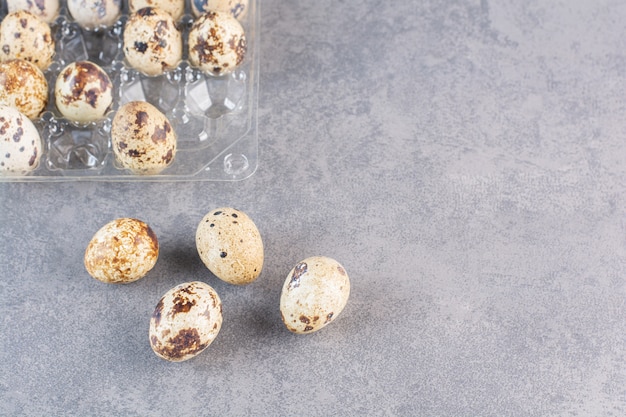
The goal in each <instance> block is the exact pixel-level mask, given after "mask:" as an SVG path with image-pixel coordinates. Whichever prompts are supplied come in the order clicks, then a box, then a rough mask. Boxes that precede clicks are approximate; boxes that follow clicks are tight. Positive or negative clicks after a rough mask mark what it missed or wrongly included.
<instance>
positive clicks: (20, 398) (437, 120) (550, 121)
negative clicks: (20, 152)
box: [0, 0, 626, 416]
mask: <svg viewBox="0 0 626 417" xmlns="http://www.w3.org/2000/svg"><path fill="white" fill-rule="evenodd" d="M625 19H626V7H625V4H624V3H623V2H618V1H608V0H606V1H595V0H594V1H592V0H589V1H562V2H543V1H538V0H522V1H513V0H508V1H490V0H482V1H478V0H471V1H452V0H441V1H410V0H407V1H401V2H380V1H369V0H367V1H366V0H356V1H351V2H339V1H329V0H323V1H311V2H304V1H303V2H279V1H276V0H267V1H264V2H263V8H262V25H263V31H262V46H261V52H262V62H261V79H260V88H261V93H260V101H259V106H260V118H259V131H260V133H259V140H260V156H259V158H260V165H259V168H258V171H257V172H256V173H255V174H254V175H253V176H252V177H251V178H249V179H246V180H244V181H241V182H234V183H185V184H172V183H163V184H153V183H149V184H127V183H90V182H85V183H55V184H45V183H31V184H17V183H3V184H0V236H2V246H1V248H0V300H1V302H0V414H1V415H29V416H30V415H42V416H43V415H46V416H50V415H68V416H69V415H78V416H85V415H94V416H95V415H99V416H109V415H111V416H115V415H125V416H177V415H181V416H182V415H187V416H188V415H233V416H240V415H251V416H263V415H268V416H274V415H286V416H287V415H289V416H291V415H293V416H302V415H310V416H328V415H345V416H361V415H374V416H391V415H398V416H416V415H424V416H426V415H428V416H432V415H438V416H589V415H594V416H601V415H602V416H609V415H615V416H623V415H626V361H625V359H624V358H625V352H626V343H625V338H624V335H625V334H626V313H625V311H624V310H625V307H624V306H625V300H626V287H625V285H624V277H625V275H626V211H625V203H626V201H625V200H626V149H625V135H626V99H625V95H624V92H625V91H626V55H625V52H624V51H626V29H625V26H624V23H623V22H624V20H625ZM221 205H230V206H234V207H238V208H240V209H241V210H244V211H246V212H247V213H248V214H249V215H250V216H251V217H252V218H253V219H254V220H255V221H256V222H257V225H258V227H259V229H260V231H261V233H262V236H263V238H264V239H265V246H266V264H265V268H264V270H263V273H262V275H261V277H260V278H259V280H258V281H257V282H256V283H254V284H252V285H250V286H247V287H232V286H229V285H227V284H225V283H222V282H220V281H218V280H217V279H216V278H215V277H214V276H212V275H211V274H210V273H209V272H208V271H207V270H206V269H205V268H204V266H203V265H202V264H201V262H200V260H199V258H198V256H197V254H196V252H195V246H194V232H195V228H196V225H197V223H198V222H199V220H200V219H201V218H202V216H203V215H204V214H205V213H206V212H207V211H208V210H210V209H212V208H214V207H217V206H221ZM121 216H133V217H138V218H141V219H143V220H145V221H147V222H148V223H150V224H151V225H152V226H153V228H154V230H155V232H156V233H157V234H158V236H159V238H160V242H161V256H160V259H159V262H158V263H157V266H156V267H155V269H154V270H153V271H152V272H151V273H150V275H149V276H147V277H146V278H144V279H143V280H141V281H138V282H136V283H133V284H130V285H127V286H110V285H105V284H101V283H99V282H97V281H95V280H93V279H92V278H90V277H89V276H88V275H87V273H86V271H85V269H84V267H83V264H82V256H83V253H84V250H85V247H86V245H87V242H88V241H89V239H90V238H91V236H92V235H93V233H94V232H95V230H97V229H98V228H99V227H100V226H101V225H103V224H104V223H106V222H108V221H109V220H112V219H113V218H116V217H121ZM316 254H320V255H328V256H332V257H334V258H336V259H337V260H339V261H340V262H341V263H342V264H343V265H344V266H345V268H346V270H347V271H348V273H349V274H350V276H351V279H352V294H351V298H350V301H349V303H348V306H347V307H346V309H345V310H344V312H343V313H342V315H341V316H340V317H339V318H338V319H337V321H336V322H334V323H333V324H332V325H331V326H329V327H327V328H325V329H323V330H322V331H319V332H317V333H315V334H311V335H308V336H299V335H293V334H291V333H289V332H288V331H287V330H286V329H285V328H284V327H283V325H282V323H281V320H280V313H279V311H278V301H279V296H280V289H281V285H282V282H283V280H284V278H285V276H286V274H287V273H288V271H289V270H290V269H291V267H292V266H293V265H294V264H295V263H296V262H297V261H299V260H301V259H303V258H305V257H307V256H311V255H316ZM192 279H198V280H203V281H206V282H208V283H209V284H210V285H212V286H214V287H215V289H216V290H217V291H218V293H219V294H220V295H221V297H222V300H223V302H224V325H223V327H222V330H221V332H220V334H219V336H218V338H217V339H216V341H215V342H214V344H213V345H211V346H210V347H209V349H208V350H207V351H205V352H204V353H203V354H202V355H200V356H198V357H196V358H195V359H193V360H190V361H187V362H184V363H179V364H171V363H166V362H164V361H162V360H160V359H158V358H157V357H156V356H155V355H154V354H153V353H152V351H151V350H150V346H149V344H148V339H147V332H148V320H149V317H150V314H151V312H152V310H153V308H154V305H155V303H156V301H157V300H158V298H159V297H160V296H161V295H162V294H163V293H164V292H165V291H166V290H168V289H169V288H171V287H173V286H174V285H176V284H178V283H180V282H184V281H188V280H192Z"/></svg>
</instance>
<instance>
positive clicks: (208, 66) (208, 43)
mask: <svg viewBox="0 0 626 417" xmlns="http://www.w3.org/2000/svg"><path fill="white" fill-rule="evenodd" d="M246 48H247V44H246V35H245V33H244V30H243V27H242V26H241V24H240V23H239V22H238V21H237V19H235V18H234V17H233V16H232V15H231V14H230V13H225V12H207V13H205V14H203V15H202V16H200V17H199V18H197V19H196V20H195V21H194V23H193V25H192V27H191V30H190V31H189V62H190V63H191V65H192V66H194V67H198V68H200V70H202V71H203V72H206V73H208V74H213V75H221V74H228V73H230V72H232V71H233V70H235V68H237V67H238V66H239V65H240V64H241V63H242V61H243V59H244V56H245V54H246Z"/></svg>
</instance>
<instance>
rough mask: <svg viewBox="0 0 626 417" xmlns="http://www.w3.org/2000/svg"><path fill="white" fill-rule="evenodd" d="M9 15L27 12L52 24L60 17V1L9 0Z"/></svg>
mask: <svg viewBox="0 0 626 417" xmlns="http://www.w3.org/2000/svg"><path fill="white" fill-rule="evenodd" d="M7 6H8V9H9V13H13V12H16V11H18V10H26V11H29V12H31V13H32V14H34V15H35V16H37V17H38V18H40V19H41V20H43V21H44V22H46V23H52V22H53V21H54V20H55V19H56V18H57V16H58V15H59V8H60V7H59V6H60V5H59V0H7Z"/></svg>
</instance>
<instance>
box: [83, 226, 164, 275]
mask: <svg viewBox="0 0 626 417" xmlns="http://www.w3.org/2000/svg"><path fill="white" fill-rule="evenodd" d="M158 257H159V242H158V239H157V237H156V235H155V234H154V232H153V231H152V229H151V228H150V226H148V225H147V224H146V223H144V222H142V221H141V220H137V219H132V218H120V219H116V220H113V221H112V222H109V223H107V224H106V225H104V226H103V227H102V228H101V229H100V230H98V231H97V232H96V234H95V235H94V236H93V238H92V239H91V241H90V242H89V245H88V246H87V250H86V251H85V268H86V269H87V272H89V275H91V276H92V277H94V278H95V279H97V280H99V281H102V282H106V283H110V284H126V283H129V282H133V281H137V280H138V279H140V278H142V277H144V276H145V275H146V274H147V273H148V272H149V271H150V270H151V269H152V268H153V267H154V265H155V264H156V261H157V258H158Z"/></svg>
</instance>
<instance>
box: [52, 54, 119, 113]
mask: <svg viewBox="0 0 626 417" xmlns="http://www.w3.org/2000/svg"><path fill="white" fill-rule="evenodd" d="M54 95H55V102H56V106H57V108H58V109H59V111H60V112H61V114H62V115H63V116H65V117H66V118H67V119H69V120H71V121H74V122H78V123H89V122H94V121H98V120H101V119H103V118H104V117H105V116H106V114H107V113H108V112H109V110H110V109H111V104H112V103H113V83H112V82H111V79H110V78H109V75H108V74H107V73H106V71H104V70H103V69H102V68H100V67H99V66H98V65H96V64H94V63H93V62H90V61H79V62H73V63H71V64H69V65H68V66H66V67H65V68H64V69H63V70H62V71H61V72H60V73H59V76H58V77H57V80H56V84H55V86H54Z"/></svg>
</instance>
